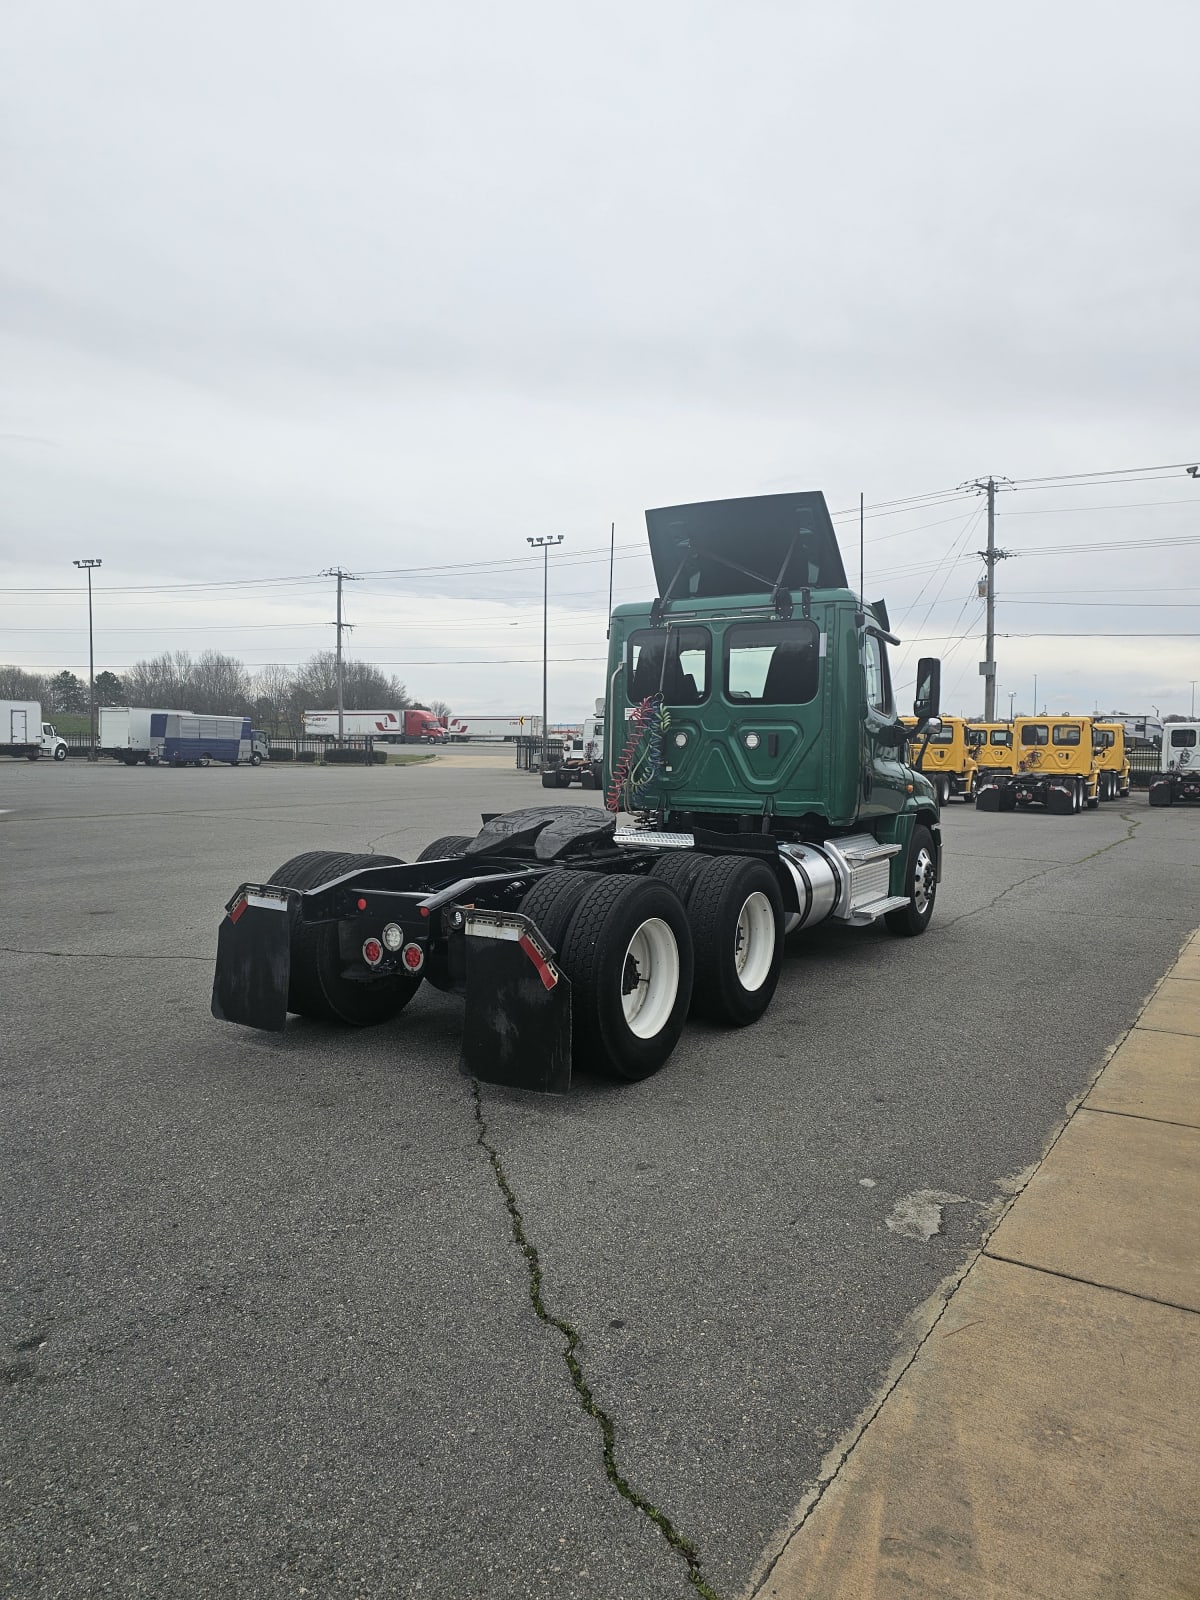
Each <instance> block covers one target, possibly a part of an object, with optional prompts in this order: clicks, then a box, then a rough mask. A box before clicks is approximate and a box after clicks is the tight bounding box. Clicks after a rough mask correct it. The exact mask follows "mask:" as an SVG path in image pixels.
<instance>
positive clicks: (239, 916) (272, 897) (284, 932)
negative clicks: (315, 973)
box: [212, 883, 291, 1033]
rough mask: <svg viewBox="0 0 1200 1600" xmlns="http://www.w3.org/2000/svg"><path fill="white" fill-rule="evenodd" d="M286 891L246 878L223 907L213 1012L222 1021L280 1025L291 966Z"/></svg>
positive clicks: (274, 1029) (277, 1028) (273, 1027)
mask: <svg viewBox="0 0 1200 1600" xmlns="http://www.w3.org/2000/svg"><path fill="white" fill-rule="evenodd" d="M288 923H289V918H288V897H287V894H286V893H285V892H284V891H283V890H281V889H276V888H274V887H272V886H270V885H266V886H262V885H259V884H256V883H244V884H243V885H242V887H241V888H240V889H239V890H238V892H237V893H236V894H235V895H234V897H233V899H232V900H231V901H230V902H229V904H228V905H227V906H226V907H225V916H224V917H223V919H222V921H221V927H220V931H219V932H218V934H217V970H216V972H215V973H214V975H213V992H212V1014H213V1016H214V1017H217V1018H219V1020H220V1021H222V1022H240V1023H242V1024H243V1026H244V1027H247V1028H266V1029H269V1030H270V1031H271V1032H273V1033H279V1032H281V1031H282V1029H283V1026H284V1024H285V1022H286V1021H287V992H288V974H289V969H290V967H291V944H290V938H289V927H288Z"/></svg>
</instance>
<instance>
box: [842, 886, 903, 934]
mask: <svg viewBox="0 0 1200 1600" xmlns="http://www.w3.org/2000/svg"><path fill="white" fill-rule="evenodd" d="M907 904H908V896H907V895H906V894H891V895H888V896H886V897H885V898H884V899H883V900H871V901H869V902H868V903H867V904H865V905H856V906H855V907H854V909H853V910H852V911H851V913H850V915H849V916H848V917H847V918H846V921H847V923H848V924H849V925H850V927H852V928H865V927H867V926H868V925H869V924H870V923H872V922H874V921H875V920H876V919H877V918H878V917H882V916H883V914H884V913H885V912H887V911H899V910H900V908H901V906H906V905H907Z"/></svg>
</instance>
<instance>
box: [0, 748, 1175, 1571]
mask: <svg viewBox="0 0 1200 1600" xmlns="http://www.w3.org/2000/svg"><path fill="white" fill-rule="evenodd" d="M572 793H573V795H574V797H576V798H578V799H579V801H580V803H587V802H590V801H593V800H594V797H591V796H584V795H582V794H580V793H579V791H572ZM554 798H555V800H560V799H562V798H564V796H563V795H556V796H555V797H554ZM541 799H542V791H541V789H540V787H538V786H537V784H536V780H535V779H533V778H530V777H529V776H527V775H522V774H519V773H517V772H516V771H515V770H513V769H512V768H511V767H509V765H508V763H507V760H506V759H501V758H499V757H496V758H494V759H493V758H490V757H489V758H481V759H480V760H479V762H478V763H477V764H475V763H470V762H468V761H466V760H463V759H458V760H455V761H433V762H430V763H427V764H423V765H420V766H410V767H403V768H401V767H389V768H386V769H376V770H370V771H359V770H350V769H335V768H330V769H301V768H296V767H285V766H278V767H274V768H272V767H269V766H267V767H263V768H261V769H258V770H253V769H250V768H241V769H238V770H237V771H232V770H229V769H223V768H210V769H208V770H204V771H199V770H190V771H183V772H171V771H167V770H165V769H160V770H157V771H149V770H146V769H143V768H138V769H134V770H132V771H131V770H128V769H126V768H124V767H117V766H115V765H101V766H99V767H88V766H87V765H85V764H83V763H79V762H75V761H71V762H68V763H65V764H55V765H51V764H50V763H36V764H28V763H23V762H22V763H8V764H5V765H4V766H2V767H0V852H2V856H0V859H2V860H3V874H2V878H0V904H2V907H3V930H2V932H0V960H2V962H3V974H4V981H3V984H2V986H0V1038H3V1041H4V1044H3V1062H4V1065H3V1072H2V1077H3V1093H4V1104H5V1108H6V1115H5V1117H4V1119H3V1131H2V1133H0V1138H2V1140H3V1145H2V1147H0V1183H2V1184H3V1215H4V1222H5V1227H4V1237H3V1242H2V1253H3V1279H4V1282H3V1310H2V1322H0V1342H2V1344H3V1354H2V1356H0V1360H2V1362H3V1364H4V1366H5V1374H6V1378H7V1381H6V1383H5V1384H4V1385H3V1389H2V1396H3V1403H4V1407H5V1422H4V1434H5V1439H6V1454H7V1467H6V1471H5V1472H4V1474H3V1488H2V1491H0V1492H2V1493H3V1496H4V1507H3V1527H2V1531H0V1593H3V1594H5V1595H11V1596H21V1597H25V1596H29V1597H33V1596H37V1597H43V1596H47V1597H48V1596H59V1595H61V1596H73V1597H77V1596H91V1595H102V1594H103V1595H113V1596H141V1595H146V1596H155V1597H175V1596H180V1597H182V1596H197V1595H200V1596H222V1597H224V1596H231V1597H232V1596H238V1597H247V1596H257V1595H271V1596H274V1595H296V1596H299V1595H304V1594H308V1595H313V1596H353V1597H359V1596H362V1597H367V1596H370V1597H376V1596H381V1597H390V1596H405V1597H407V1596H418V1595H419V1596H421V1597H422V1600H451V1597H454V1600H461V1597H464V1596H472V1597H473V1596H486V1597H489V1600H491V1597H496V1600H502V1597H503V1600H507V1597H518V1596H519V1597H526V1596H528V1597H537V1600H541V1597H546V1600H550V1597H554V1600H567V1597H581V1600H582V1597H587V1600H617V1597H627V1600H660V1597H672V1600H682V1597H684V1596H687V1595H693V1596H694V1595H695V1594H696V1593H697V1591H698V1590H699V1592H702V1593H704V1592H707V1593H711V1594H713V1595H717V1596H719V1597H720V1600H732V1597H734V1596H737V1595H742V1594H745V1593H747V1592H751V1591H752V1590H753V1587H754V1583H755V1574H756V1573H757V1572H760V1571H761V1564H762V1562H763V1560H764V1557H765V1556H766V1555H767V1554H768V1553H769V1552H770V1551H771V1550H772V1549H773V1548H774V1541H776V1540H777V1538H778V1535H779V1531H780V1530H781V1529H782V1528H783V1527H784V1526H785V1525H786V1524H787V1521H788V1518H789V1516H790V1515H791V1513H792V1509H793V1507H794V1506H795V1505H796V1503H797V1502H798V1501H799V1500H800V1499H801V1497H802V1495H803V1494H804V1492H805V1490H806V1488H808V1487H809V1486H810V1485H811V1484H812V1483H813V1482H814V1481H815V1480H816V1478H817V1476H818V1474H819V1473H820V1472H821V1469H822V1462H823V1460H824V1459H825V1458H826V1456H827V1453H829V1452H830V1451H833V1450H835V1449H836V1446H837V1444H838V1441H839V1440H841V1439H842V1438H843V1437H844V1436H845V1435H846V1433H847V1430H848V1429H850V1428H851V1427H852V1425H853V1424H854V1422H855V1419H856V1418H858V1417H859V1416H860V1415H861V1414H862V1413H863V1412H864V1410H866V1409H869V1408H870V1407H871V1406H872V1405H873V1404H875V1403H876V1401H877V1399H878V1397H879V1395H880V1394H881V1392H882V1390H883V1389H884V1388H885V1387H886V1385H887V1383H888V1373H889V1367H890V1365H891V1363H892V1362H893V1360H894V1359H895V1358H896V1356H897V1354H898V1352H900V1351H902V1350H903V1349H904V1348H905V1343H906V1340H907V1339H908V1338H909V1337H910V1336H911V1332H912V1330H913V1328H914V1327H916V1326H918V1325H919V1321H920V1315H921V1308H922V1307H923V1306H925V1305H926V1304H927V1302H928V1301H929V1300H930V1297H932V1296H936V1295H938V1294H939V1293H943V1292H944V1289H945V1286H946V1284H947V1282H948V1281H952V1280H953V1278H954V1276H955V1275H956V1274H957V1273H958V1272H960V1271H961V1270H962V1268H963V1266H964V1265H965V1263H966V1262H967V1261H968V1260H969V1259H970V1257H971V1255H972V1252H973V1251H974V1250H975V1248H976V1247H977V1246H978V1243H979V1241H980V1238H981V1236H982V1234H983V1232H984V1230H985V1229H986V1228H987V1226H988V1224H989V1221H990V1220H991V1219H992V1218H994V1216H995V1214H996V1211H997V1208H998V1206H999V1205H1000V1204H1001V1203H1002V1202H1003V1200H1004V1198H1005V1197H1006V1196H1007V1195H1008V1194H1010V1193H1011V1192H1012V1189H1013V1187H1014V1185H1015V1184H1017V1183H1018V1182H1019V1181H1020V1175H1021V1174H1022V1173H1023V1172H1025V1171H1026V1170H1027V1169H1028V1168H1029V1166H1030V1165H1031V1163H1033V1162H1034V1161H1036V1160H1037V1158H1038V1157H1039V1155H1040V1154H1041V1152H1042V1150H1043V1148H1044V1147H1045V1145H1046V1143H1047V1141H1048V1140H1049V1139H1050V1138H1051V1137H1052V1135H1053V1134H1054V1132H1055V1131H1056V1129H1057V1128H1058V1127H1059V1126H1060V1124H1061V1122H1062V1120H1063V1118H1064V1116H1065V1114H1066V1111H1067V1109H1068V1108H1069V1107H1070V1106H1071V1105H1072V1104H1073V1103H1074V1102H1075V1100H1076V1099H1077V1098H1078V1097H1079V1096H1080V1095H1081V1094H1082V1093H1083V1092H1084V1091H1085V1090H1086V1088H1087V1086H1088V1084H1089V1083H1090V1081H1091V1079H1092V1077H1093V1076H1094V1074H1095V1072H1096V1071H1097V1069H1098V1068H1099V1066H1100V1065H1101V1063H1102V1062H1103V1060H1104V1058H1105V1054H1106V1051H1107V1050H1108V1049H1109V1047H1110V1046H1111V1045H1112V1044H1113V1043H1114V1042H1115V1041H1116V1040H1117V1039H1118V1038H1119V1037H1120V1036H1121V1034H1122V1032H1123V1030H1125V1029H1126V1028H1127V1027H1129V1025H1130V1024H1131V1022H1132V1021H1133V1019H1134V1017H1135V1015H1136V1014H1137V1011H1138V1009H1139V1007H1140V1005H1141V1003H1142V1001H1143V999H1144V998H1145V996H1146V994H1147V992H1148V991H1149V989H1150V988H1151V986H1152V985H1153V984H1154V982H1155V981H1156V980H1157V978H1158V977H1159V976H1160V975H1161V974H1162V973H1163V972H1164V971H1165V970H1166V968H1167V967H1168V966H1169V965H1170V964H1171V962H1172V961H1173V959H1174V957H1175V955H1176V953H1177V952H1178V950H1179V947H1180V945H1181V943H1182V941H1183V940H1184V938H1185V937H1186V936H1187V934H1188V933H1189V932H1190V931H1191V929H1192V928H1193V927H1194V926H1195V924H1196V921H1197V916H1196V898H1195V891H1194V884H1195V882H1196V881H1197V877H1196V868H1197V866H1200V810H1180V809H1174V810H1153V811H1152V810H1150V809H1149V807H1148V806H1147V804H1146V801H1145V798H1144V796H1139V795H1137V794H1135V795H1134V796H1133V797H1132V798H1131V799H1129V800H1128V801H1122V802H1118V803H1116V804H1112V805H1106V806H1104V807H1102V808H1100V809H1099V810H1098V811H1094V812H1085V813H1084V814H1082V815H1081V816H1079V817H1066V818H1060V817H1049V816H1043V815H1041V814H1021V815H1012V816H1007V815H976V813H975V812H974V811H973V809H970V808H967V807H964V806H962V805H960V804H957V803H952V804H951V805H950V806H949V807H948V808H947V810H946V812H945V813H944V817H943V831H944V838H945V844H946V868H945V877H944V881H943V884H942V887H941V892H940V896H939V901H938V908H937V911H936V913H935V917H934V921H933V924H932V926H931V928H930V930H929V932H928V933H927V934H926V935H925V936H924V937H923V938H921V939H916V940H894V939H892V938H890V937H889V936H887V935H886V934H885V933H877V932H875V931H873V930H869V931H867V932H865V933H864V932H854V931H850V930H838V931H834V932H828V931H827V930H826V929H823V928H818V929H816V930H814V931H813V932H812V933H811V934H808V935H800V936H798V937H797V938H795V939H793V940H792V941H791V945H790V949H789V955H788V959H787V962H786V968H785V975H784V978H783V981H782V984H781V987H780V990H779V993H778V995H777V996H776V999H775V1002H774V1004H773V1006H772V1008H771V1010H770V1011H769V1013H768V1014H767V1016H766V1018H765V1019H764V1020H763V1021H762V1022H761V1023H759V1024H758V1025H757V1026H755V1027H754V1028H752V1029H749V1030H745V1031H742V1032H732V1033H730V1032H723V1031H720V1030H717V1029H714V1028H710V1027H707V1026H702V1025H698V1024H692V1025H690V1026H689V1028H688V1030H687V1032H686V1033H685V1036H684V1040H683V1042H682V1044H681V1046H680V1048H679V1049H678V1051H677V1052H676V1053H675V1055H674V1056H673V1057H672V1059H671V1061H670V1062H669V1063H668V1064H667V1066H666V1068H664V1070H663V1071H662V1072H661V1073H659V1074H658V1075H657V1076H656V1077H654V1078H652V1079H650V1080H648V1081H647V1082H645V1083H642V1084H638V1085H632V1086H626V1087H616V1086H614V1085H612V1084H609V1083H607V1082H601V1081H592V1080H588V1079H586V1078H585V1079H583V1080H577V1081H576V1083H575V1085H574V1087H573V1089H572V1091H571V1093H570V1095H569V1096H566V1097H563V1098H558V1099H546V1098H540V1097H536V1096H532V1095H528V1094H523V1093H517V1092H512V1091H505V1090H500V1089H494V1088H490V1087H478V1086H476V1085H474V1084H472V1082H471V1081H470V1080H468V1079H466V1078H464V1077H463V1076H462V1075H461V1074H460V1073H459V1071H458V1065H457V1045H458V1018H459V1008H458V1003H457V1002H456V1001H455V1000H454V999H452V998H450V997H446V996H443V995H441V994H438V993H437V992H435V991H433V990H431V989H426V990H424V991H423V992H422V993H421V994H420V995H419V996H418V997H417V999H416V1000H415V1001H414V1002H413V1004H412V1005H411V1006H410V1007H409V1008H408V1009H407V1010H406V1011H405V1012H404V1013H403V1015H402V1016H401V1017H400V1018H398V1019H397V1020H396V1021H395V1022H394V1023H392V1024H389V1025H387V1026H386V1027H384V1028H381V1029H377V1030H371V1031H368V1032H362V1033H346V1032H335V1031H331V1030H330V1029H328V1028H326V1027H323V1026H319V1025H317V1024H312V1023H304V1022H299V1021H294V1022H293V1023H292V1024H291V1025H290V1026H289V1029H288V1032H287V1033H286V1034H285V1035H283V1036H281V1037H275V1036H266V1035H259V1034H255V1033H252V1032H247V1031H244V1030H241V1029H236V1028H232V1027H229V1026H226V1025H223V1024H220V1023H217V1022H215V1021H214V1020H213V1019H212V1018H211V1016H210V1014H209V991H210V985H211V976H212V958H213V951H214V948H215V937H216V928H217V924H218V921H219V918H220V915H221V909H222V906H223V904H224V902H225V900H226V899H227V898H228V897H229V895H230V894H231V892H232V891H233V889H234V888H235V887H236V886H237V884H238V883H239V882H240V881H242V880H243V879H254V878H257V877H265V876H267V875H269V873H270V872H271V871H272V870H273V869H274V868H275V867H276V866H278V865H279V864H280V862H282V861H283V860H285V859H286V858H288V857H290V856H292V855H295V854H297V853H298V852H300V851H303V850H309V849H321V848H328V849H355V850H358V849H372V850H378V851H385V852H389V853H393V854H398V855H401V856H408V857H410V856H413V855H415V854H416V853H417V851H418V850H419V849H420V848H421V847H422V846H423V845H424V844H425V843H426V842H428V840H429V839H431V838H433V837H435V836H436V835H439V834H442V833H446V832H449V831H463V832H473V831H474V829H475V827H476V826H477V825H478V816H479V813H480V811H481V810H484V809H486V810H503V809H512V808H515V807H517V806H519V805H522V804H538V803H540V802H541ZM938 1196H940V1198H937V1197H938ZM934 1225H936V1226H937V1228H938V1231H935V1232H933V1233H931V1234H930V1235H929V1236H928V1237H925V1233H926V1232H927V1229H928V1227H930V1226H934ZM531 1284H532V1285H534V1286H535V1288H536V1294H531ZM565 1353H569V1355H570V1361H569V1362H568V1360H567V1359H565Z"/></svg>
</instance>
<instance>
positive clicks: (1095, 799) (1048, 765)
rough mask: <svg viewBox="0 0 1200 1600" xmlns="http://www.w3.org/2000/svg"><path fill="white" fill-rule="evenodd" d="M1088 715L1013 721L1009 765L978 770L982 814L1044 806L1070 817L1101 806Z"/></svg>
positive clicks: (977, 792)
mask: <svg viewBox="0 0 1200 1600" xmlns="http://www.w3.org/2000/svg"><path fill="white" fill-rule="evenodd" d="M1092 745H1093V741H1092V719H1091V717H1073V716H1070V715H1068V714H1066V713H1064V714H1063V715H1062V716H1060V717H1017V718H1016V719H1015V721H1014V722H1013V766H1012V770H1011V771H1008V772H1001V771H1000V770H999V769H998V768H994V769H993V768H989V769H987V770H986V771H984V770H982V769H981V770H980V771H979V772H978V773H977V774H976V779H975V804H976V806H977V807H978V808H979V810H980V811H1015V810H1016V809H1017V807H1018V806H1021V807H1025V806H1045V808H1046V810H1047V811H1053V812H1054V813H1055V814H1056V815H1058V816H1071V815H1074V814H1075V813H1077V812H1080V811H1082V810H1083V809H1084V807H1085V806H1086V807H1087V808H1088V809H1089V810H1091V809H1094V808H1095V807H1096V806H1097V805H1098V804H1099V793H1098V791H1099V779H1100V775H1099V772H1098V770H1097V767H1096V756H1095V751H1094V749H1093V747H1092Z"/></svg>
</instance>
